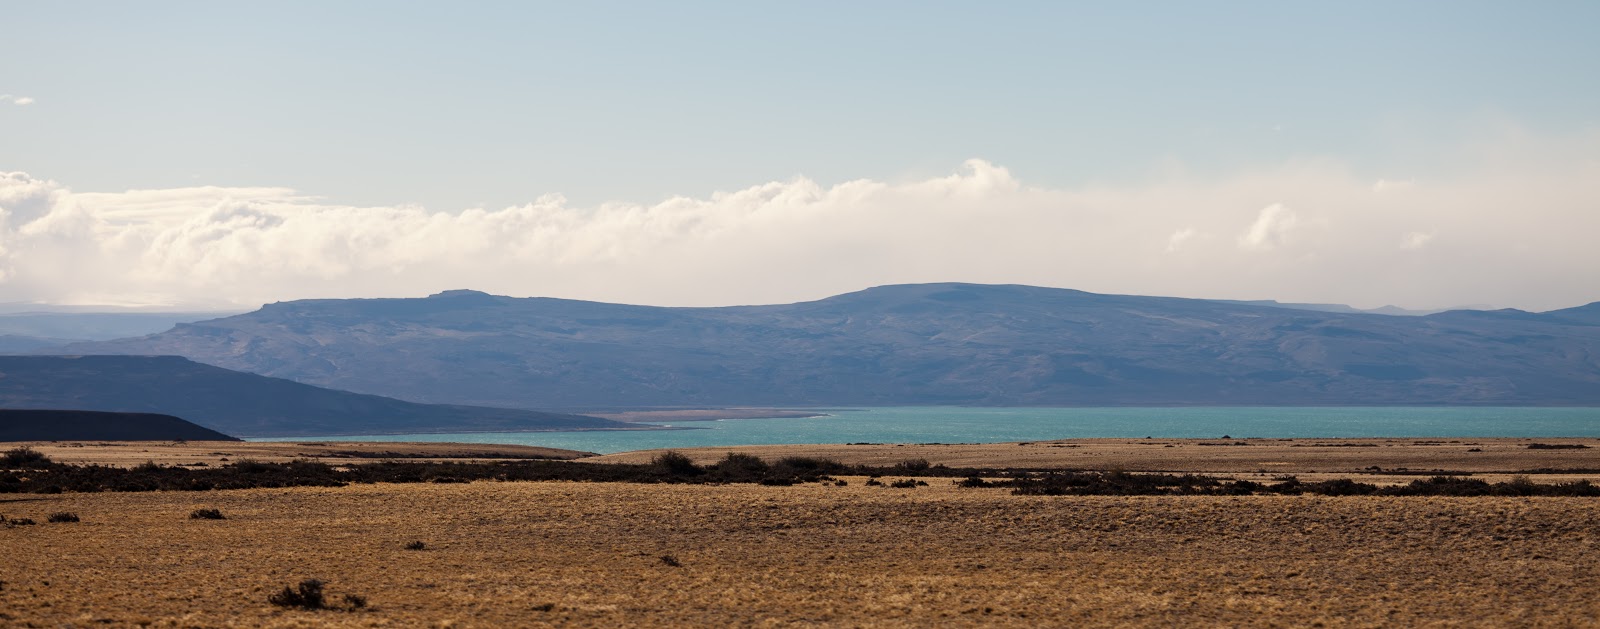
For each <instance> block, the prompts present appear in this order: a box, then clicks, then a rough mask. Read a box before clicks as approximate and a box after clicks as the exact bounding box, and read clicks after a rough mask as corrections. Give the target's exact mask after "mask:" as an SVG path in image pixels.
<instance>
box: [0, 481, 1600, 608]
mask: <svg viewBox="0 0 1600 629" xmlns="http://www.w3.org/2000/svg"><path fill="white" fill-rule="evenodd" d="M848 480H850V485H849V486H846V487H836V486H821V485H815V484H813V485H804V486H795V487H763V486H758V485H730V486H684V485H639V484H620V483H619V484H598V483H497V482H477V483H471V484H465V485H432V484H416V485H386V484H379V485H366V486H351V487H345V488H336V489H328V488H293V489H275V490H261V489H258V490H240V491H218V492H208V493H175V492H151V493H122V494H65V495H56V496H27V497H22V498H21V499H20V500H18V499H15V498H8V499H6V500H7V501H4V502H0V509H3V511H4V512H5V514H6V515H8V516H11V517H31V518H33V519H35V520H37V521H39V522H40V524H37V525H33V526H17V527H13V528H8V529H0V547H4V549H5V554H6V560H5V563H4V565H5V568H4V572H3V577H0V578H3V579H4V581H5V585H4V586H3V589H0V624H4V625H7V626H22V627H28V626H36V627H43V626H49V627H55V626H69V625H70V626H134V625H140V626H146V625H147V626H164V627H212V626H284V627H291V626H389V627H416V626H437V627H444V626H453V627H502V626H543V625H557V624H559V625H571V626H597V627H598V626H605V627H615V626H673V625H677V626H691V625H698V626H753V625H772V626H781V625H783V626H786V625H802V626H806V625H809V626H903V627H922V626H935V625H937V626H971V625H1005V626H1018V627H1022V626H1083V625H1134V624H1138V625H1150V624H1154V625H1169V626H1171V625H1185V626H1315V625H1319V624H1321V625H1327V626H1372V627H1378V626H1405V625H1444V626H1594V625H1596V624H1597V623H1600V596H1597V594H1600V501H1596V500H1593V499H1587V500H1586V499H1572V498H1542V499H1505V498H1455V499H1446V498H1330V497H1310V496H1302V497H1277V496H1255V497H1242V498H1208V497H1158V498H1140V497H1115V498H1090V497H1075V498H1061V497H1055V498H1051V497H1028V496H1013V495H1010V494H1009V493H1006V492H1005V491H1004V490H997V489H962V488H958V487H955V486H954V485H952V484H950V482H949V480H948V479H945V480H940V479H929V480H930V481H931V483H930V485H929V486H927V487H918V488H916V489H892V488H886V487H869V486H866V485H865V484H864V483H863V482H862V479H859V478H857V479H848ZM197 508H216V509H219V510H220V511H221V512H222V513H223V514H224V515H225V516H226V518H227V519H224V520H193V519H190V518H189V517H188V514H189V513H190V512H191V511H192V510H194V509H197ZM58 511H70V512H73V513H76V514H78V515H79V517H80V519H81V521H80V522H76V523H46V522H45V516H46V515H47V514H49V513H54V512H58ZM411 541H423V542H424V543H425V544H426V548H425V549H424V550H407V549H405V545H406V544H407V543H409V542H411ZM668 556H670V557H672V558H674V559H675V560H676V562H677V563H678V564H680V565H678V566H671V565H667V563H666V562H664V561H663V559H662V558H663V557H668ZM308 577H315V578H319V579H322V580H324V581H326V582H327V584H328V586H327V587H328V592H329V594H330V595H331V596H333V597H338V596H340V595H342V594H344V593H354V594H358V595H362V596H365V597H366V598H367V600H368V602H369V606H370V607H369V609H367V610H363V611H355V612H350V611H319V612H308V611H290V610H285V609H282V608H278V607H274V606H272V605H269V604H268V603H267V597H268V596H269V594H271V593H272V592H273V591H276V590H278V589H281V588H282V587H284V586H285V585H290V584H293V583H296V582H298V581H300V580H301V579H304V578H308Z"/></svg>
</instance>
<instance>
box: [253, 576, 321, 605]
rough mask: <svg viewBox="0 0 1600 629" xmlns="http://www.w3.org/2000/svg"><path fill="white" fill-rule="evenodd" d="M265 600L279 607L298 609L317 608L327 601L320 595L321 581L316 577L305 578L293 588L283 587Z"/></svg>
mask: <svg viewBox="0 0 1600 629" xmlns="http://www.w3.org/2000/svg"><path fill="white" fill-rule="evenodd" d="M267 602H268V603H272V604H273V605H277V606H279V607H299V608H300V609H310V610H317V609H322V608H324V607H327V606H328V605H327V601H326V600H324V598H323V595H322V582H321V581H318V580H316V579H306V580H304V581H301V582H300V585H299V586H297V587H295V588H287V587H286V588H283V591H281V592H278V593H277V594H273V595H271V596H268V597H267Z"/></svg>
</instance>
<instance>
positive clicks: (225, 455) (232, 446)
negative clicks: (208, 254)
mask: <svg viewBox="0 0 1600 629" xmlns="http://www.w3.org/2000/svg"><path fill="white" fill-rule="evenodd" d="M16 447H29V448H33V449H34V450H38V451H39V452H41V453H44V455H45V456H48V457H50V459H51V460H53V461H56V462H58V463H69V464H72V465H89V464H94V465H112V466H117V467H133V466H135V465H140V464H142V463H146V462H153V463H156V464H159V465H184V466H188V465H193V464H195V463H204V464H206V465H207V466H211V467H215V466H218V465H225V464H227V463H229V462H233V461H259V462H262V463H282V462H285V461H293V460H297V459H298V460H309V461H322V462H324V463H333V464H343V463H363V462H374V461H382V460H404V461H461V460H473V461H493V460H502V459H527V458H549V459H575V458H578V457H583V456H590V455H591V454H592V453H589V452H578V451H575V450H558V449H556V448H540V447H534V446H515V445H496V444H487V443H424V442H418V443H409V442H408V443H399V442H378V441H374V442H345V441H315V442H304V443H268V442H250V441H177V442H172V441H33V442H5V443H0V450H9V449H11V448H16Z"/></svg>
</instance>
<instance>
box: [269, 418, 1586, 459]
mask: <svg viewBox="0 0 1600 629" xmlns="http://www.w3.org/2000/svg"><path fill="white" fill-rule="evenodd" d="M818 412H824V413H827V415H826V416H823V417H812V418H804V419H725V420H719V421H710V422H670V423H667V422H663V423H662V424H661V425H670V426H676V427H684V428H693V430H659V431H596V432H520V433H461V434H413V435H358V436H342V437H306V438H292V439H291V438H272V439H251V441H453V442H462V443H505V444H525V445H536V446H548V447H553V448H567V449H571V450H584V451H588V452H600V453H610V452H623V451H627V450H645V449H651V448H693V447H700V446H734V445H759V444H788V443H860V442H868V443H993V442H1006V441H1042V440H1046V439H1071V438H1090V437H1123V438H1138V437H1146V436H1149V437H1156V438H1185V437H1186V438H1210V439H1215V438H1218V437H1222V436H1224V435H1227V436H1231V437H1235V438H1243V437H1264V438H1289V437H1600V408H1439V407H1420V408H1419V407H1385V408H1365V407H1334V408H1303V407H1294V408H1283V407H1273V408H1262V407H1246V408H1194V407H1188V408H964V407H920V406H919V407H894V408H867V409H848V410H826V411H818Z"/></svg>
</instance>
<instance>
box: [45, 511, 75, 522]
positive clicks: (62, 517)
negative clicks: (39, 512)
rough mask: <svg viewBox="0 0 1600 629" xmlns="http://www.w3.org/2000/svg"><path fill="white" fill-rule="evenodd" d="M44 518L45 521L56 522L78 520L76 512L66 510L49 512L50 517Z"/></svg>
mask: <svg viewBox="0 0 1600 629" xmlns="http://www.w3.org/2000/svg"><path fill="white" fill-rule="evenodd" d="M45 520H46V521H47V522H57V523H60V522H77V521H78V514H76V513H71V512H67V511H57V512H55V513H52V514H50V517H48V518H45Z"/></svg>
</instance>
